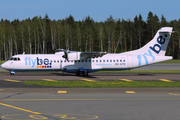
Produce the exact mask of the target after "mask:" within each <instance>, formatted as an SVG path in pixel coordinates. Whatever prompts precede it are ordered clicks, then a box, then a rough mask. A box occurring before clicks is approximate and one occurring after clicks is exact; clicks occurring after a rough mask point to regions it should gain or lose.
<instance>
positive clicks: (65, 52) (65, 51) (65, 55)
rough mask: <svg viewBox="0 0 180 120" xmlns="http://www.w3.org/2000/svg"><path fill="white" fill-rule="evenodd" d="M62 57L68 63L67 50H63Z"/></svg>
mask: <svg viewBox="0 0 180 120" xmlns="http://www.w3.org/2000/svg"><path fill="white" fill-rule="evenodd" d="M62 57H63V58H65V59H66V60H67V61H68V51H67V50H64V55H63V56H62Z"/></svg>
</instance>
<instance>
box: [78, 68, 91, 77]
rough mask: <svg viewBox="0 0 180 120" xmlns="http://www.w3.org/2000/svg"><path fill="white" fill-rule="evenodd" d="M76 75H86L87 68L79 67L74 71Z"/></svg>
mask: <svg viewBox="0 0 180 120" xmlns="http://www.w3.org/2000/svg"><path fill="white" fill-rule="evenodd" d="M76 75H77V76H80V75H82V76H88V71H87V70H84V69H83V68H79V70H78V71H77V72H76Z"/></svg>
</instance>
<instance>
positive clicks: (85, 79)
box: [81, 79, 96, 82]
mask: <svg viewBox="0 0 180 120" xmlns="http://www.w3.org/2000/svg"><path fill="white" fill-rule="evenodd" d="M81 80H84V81H88V82H96V81H95V80H89V79H81Z"/></svg>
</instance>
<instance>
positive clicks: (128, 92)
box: [125, 91, 136, 93]
mask: <svg viewBox="0 0 180 120" xmlns="http://www.w3.org/2000/svg"><path fill="white" fill-rule="evenodd" d="M125 92H126V93H136V92H134V91H125Z"/></svg>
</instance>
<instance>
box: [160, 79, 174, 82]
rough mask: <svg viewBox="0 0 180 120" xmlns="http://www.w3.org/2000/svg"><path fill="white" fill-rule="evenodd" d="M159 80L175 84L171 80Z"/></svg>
mask: <svg viewBox="0 0 180 120" xmlns="http://www.w3.org/2000/svg"><path fill="white" fill-rule="evenodd" d="M159 80H161V81H164V82H173V81H171V80H166V79H159Z"/></svg>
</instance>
